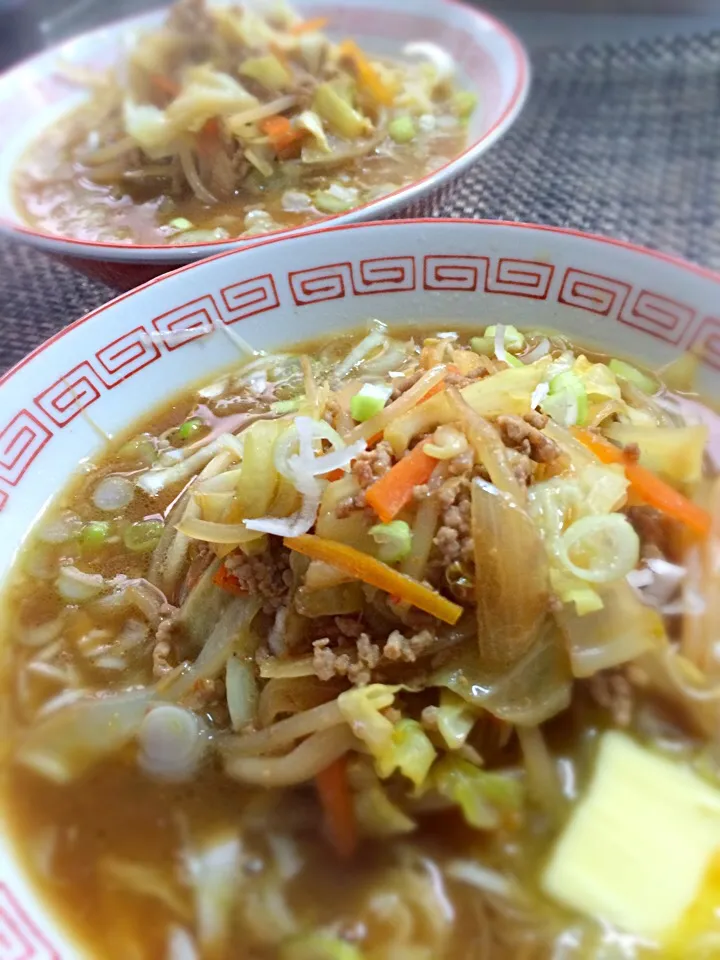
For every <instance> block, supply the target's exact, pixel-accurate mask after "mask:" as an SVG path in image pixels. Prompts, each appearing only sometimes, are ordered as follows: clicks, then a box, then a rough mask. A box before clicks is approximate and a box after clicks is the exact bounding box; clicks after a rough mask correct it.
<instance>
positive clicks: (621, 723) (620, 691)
mask: <svg viewBox="0 0 720 960" xmlns="http://www.w3.org/2000/svg"><path fill="white" fill-rule="evenodd" d="M588 687H589V690H590V696H591V697H592V698H593V700H594V701H595V702H596V703H597V704H598V706H600V707H602V708H603V709H604V710H608V711H609V712H610V715H611V716H612V720H613V723H614V724H615V726H616V727H629V726H630V722H631V720H632V715H633V704H634V698H633V690H632V686H631V684H630V682H629V681H628V679H627V677H625V676H624V675H623V674H622V673H612V672H610V671H605V672H603V673H596V674H595V675H594V676H593V677H591V678H590V680H589V681H588Z"/></svg>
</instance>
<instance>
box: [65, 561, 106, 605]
mask: <svg viewBox="0 0 720 960" xmlns="http://www.w3.org/2000/svg"><path fill="white" fill-rule="evenodd" d="M56 583H57V588H58V593H59V594H60V596H61V597H62V598H63V599H64V600H68V601H69V602H70V603H82V602H83V601H84V600H91V599H92V598H93V597H96V596H97V595H98V594H99V593H100V592H101V591H102V590H103V589H104V587H105V580H104V579H103V576H102V574H100V573H85V572H84V571H83V570H78V568H77V567H74V566H72V565H67V566H63V567H60V570H59V572H58V577H57V581H56Z"/></svg>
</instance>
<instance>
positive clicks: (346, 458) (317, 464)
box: [288, 440, 367, 477]
mask: <svg viewBox="0 0 720 960" xmlns="http://www.w3.org/2000/svg"><path fill="white" fill-rule="evenodd" d="M365 450H367V443H366V442H365V441H364V440H357V441H356V442H355V443H351V444H349V445H348V446H345V445H344V442H343V446H342V447H341V448H340V449H339V450H333V451H332V453H326V454H323V456H321V457H313V458H312V460H310V461H309V462H308V461H307V460H305V459H303V458H301V457H300V456H299V455H298V454H294V455H293V456H291V457H290V460H289V461H288V463H289V466H290V469H291V470H292V471H293V472H294V473H296V474H297V473H300V472H301V471H302V470H307V471H308V472H309V473H310V476H313V477H321V476H323V475H324V474H326V473H332V471H333V470H347V469H348V468H349V467H350V464H351V463H352V461H353V460H356V459H357V458H358V457H359V456H360V454H361V453H364V452H365Z"/></svg>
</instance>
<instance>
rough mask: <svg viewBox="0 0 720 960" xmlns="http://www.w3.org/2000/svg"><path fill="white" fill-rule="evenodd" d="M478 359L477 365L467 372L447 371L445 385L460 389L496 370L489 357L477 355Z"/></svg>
mask: <svg viewBox="0 0 720 960" xmlns="http://www.w3.org/2000/svg"><path fill="white" fill-rule="evenodd" d="M478 360H479V364H478V366H477V367H476V368H475V369H474V370H471V371H470V372H469V373H465V374H463V373H448V375H447V376H446V377H445V384H446V386H448V387H456V388H457V389H458V390H462V389H463V387H467V386H469V385H470V384H471V383H475V381H476V380H483V379H484V378H485V377H489V376H490V375H491V374H493V373H495V372H496V370H497V367H496V365H495V364H494V363H493V361H492V360H491V359H490V358H489V357H482V356H478Z"/></svg>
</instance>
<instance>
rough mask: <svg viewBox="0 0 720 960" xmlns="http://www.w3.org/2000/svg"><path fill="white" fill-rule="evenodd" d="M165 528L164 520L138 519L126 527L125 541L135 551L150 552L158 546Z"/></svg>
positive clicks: (129, 548)
mask: <svg viewBox="0 0 720 960" xmlns="http://www.w3.org/2000/svg"><path fill="white" fill-rule="evenodd" d="M164 529H165V524H164V523H163V522H162V520H137V521H136V522H135V523H131V524H130V526H129V527H126V528H125V531H124V533H123V543H124V544H125V546H126V547H127V548H128V550H132V551H133V552H134V553H149V552H150V550H154V549H155V547H156V546H157V544H158V542H159V540H160V537H161V536H162V532H163V530H164Z"/></svg>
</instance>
